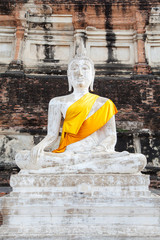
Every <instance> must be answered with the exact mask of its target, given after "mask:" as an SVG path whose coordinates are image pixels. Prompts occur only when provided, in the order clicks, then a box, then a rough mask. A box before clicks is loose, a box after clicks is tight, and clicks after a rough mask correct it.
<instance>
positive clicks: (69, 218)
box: [0, 171, 160, 240]
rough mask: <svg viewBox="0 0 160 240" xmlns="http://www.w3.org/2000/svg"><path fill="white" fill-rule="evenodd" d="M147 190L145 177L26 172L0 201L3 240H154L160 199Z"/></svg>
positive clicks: (13, 180) (14, 179)
mask: <svg viewBox="0 0 160 240" xmlns="http://www.w3.org/2000/svg"><path fill="white" fill-rule="evenodd" d="M148 184H149V176H146V175H142V174H134V175H131V174H130V175H129V174H118V175H117V174H106V175H104V174H86V175H84V174H71V175H67V174H63V175H58V174H57V175H53V174H43V175H42V174H29V173H28V172H27V171H22V172H20V174H18V175H13V176H12V177H11V186H12V187H13V192H12V193H11V194H10V195H9V196H6V197H4V198H2V202H1V205H2V214H3V223H4V225H3V226H2V227H1V228H0V233H1V236H2V238H0V239H9V237H10V238H11V237H13V239H14V238H15V239H25V238H26V239H37V237H38V236H39V237H41V238H42V237H43V238H42V239H47V238H49V237H50V238H52V239H76V237H77V239H94V238H93V237H95V238H96V237H97V239H98V240H99V239H103V238H104V237H106V239H118V240H119V239H121V237H122V238H123V237H124V239H127V237H128V238H129V237H130V238H131V239H132V237H133V239H134V238H135V237H137V238H138V237H139V238H138V239H143V238H144V237H145V239H150V238H151V239H156V237H158V236H159V237H160V226H159V222H160V211H159V210H160V205H159V200H160V197H157V196H156V195H152V194H151V193H150V192H149V190H148ZM64 236H65V237H64ZM109 237H110V238H109ZM157 239H158V238H157Z"/></svg>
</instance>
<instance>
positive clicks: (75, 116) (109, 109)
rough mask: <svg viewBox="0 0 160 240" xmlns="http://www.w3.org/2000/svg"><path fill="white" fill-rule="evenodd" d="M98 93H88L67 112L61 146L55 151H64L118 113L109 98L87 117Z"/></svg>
mask: <svg viewBox="0 0 160 240" xmlns="http://www.w3.org/2000/svg"><path fill="white" fill-rule="evenodd" d="M98 97H99V96H98V95H95V94H91V93H86V94H85V95H84V96H83V97H81V98H80V99H79V100H78V101H76V102H75V103H73V104H72V105H71V106H70V107H69V108H68V109H67V112H66V117H65V119H64V123H63V129H62V135H61V140H60V145H59V148H57V149H55V150H53V151H52V152H53V153H61V152H64V151H65V149H66V146H68V145H69V144H72V143H75V142H78V141H80V140H82V139H84V138H86V137H88V136H89V135H91V134H92V133H94V132H96V131H97V130H98V129H100V128H101V127H103V126H104V125H105V124H106V123H107V122H108V121H109V120H110V119H111V117H112V116H113V115H115V114H116V113H117V109H116V106H115V105H114V103H113V102H112V101H111V100H110V99H108V100H107V101H106V102H105V104H103V105H102V106H101V107H100V108H99V109H98V110H97V111H96V112H95V113H94V114H92V115H91V116H90V117H88V118H87V119H86V117H87V115H88V114H89V112H90V111H91V108H92V106H93V104H94V103H95V101H96V99H97V98H98Z"/></svg>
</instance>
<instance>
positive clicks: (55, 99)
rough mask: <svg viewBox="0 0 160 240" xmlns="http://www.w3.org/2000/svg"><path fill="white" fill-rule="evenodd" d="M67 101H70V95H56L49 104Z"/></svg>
mask: <svg viewBox="0 0 160 240" xmlns="http://www.w3.org/2000/svg"><path fill="white" fill-rule="evenodd" d="M67 101H68V95H66V96H60V97H55V98H52V99H51V100H50V102H49V105H50V106H52V105H53V106H60V105H61V104H65V103H66V102H67Z"/></svg>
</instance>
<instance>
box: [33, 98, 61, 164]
mask: <svg viewBox="0 0 160 240" xmlns="http://www.w3.org/2000/svg"><path fill="white" fill-rule="evenodd" d="M60 122H61V111H60V106H59V104H58V102H57V101H56V100H55V99H52V100H51V101H50V103H49V109H48V129H47V136H46V137H45V138H44V139H43V140H42V141H41V142H40V143H39V144H37V145H36V146H35V147H33V148H32V150H31V159H32V161H33V162H37V161H38V160H39V159H40V157H41V156H42V155H43V153H44V149H45V148H46V147H48V146H49V145H51V144H53V143H54V142H55V141H56V140H57V138H58V136H59V129H60Z"/></svg>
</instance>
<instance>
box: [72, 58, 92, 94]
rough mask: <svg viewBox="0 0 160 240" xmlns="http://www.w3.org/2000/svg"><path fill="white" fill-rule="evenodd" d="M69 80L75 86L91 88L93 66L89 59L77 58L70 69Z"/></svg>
mask: <svg viewBox="0 0 160 240" xmlns="http://www.w3.org/2000/svg"><path fill="white" fill-rule="evenodd" d="M68 80H69V83H70V85H71V86H73V88H74V89H75V88H89V86H91V85H92V84H93V80H94V73H93V67H92V65H91V63H90V61H89V60H87V59H75V60H73V61H72V62H71V64H70V66H69V69H68Z"/></svg>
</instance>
